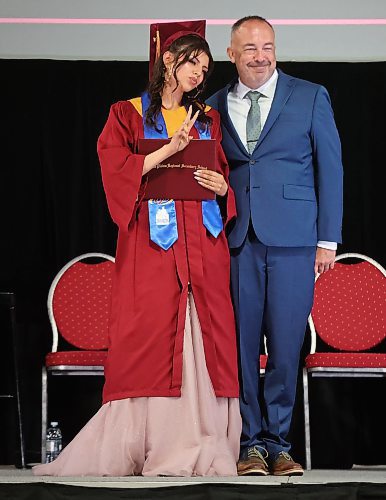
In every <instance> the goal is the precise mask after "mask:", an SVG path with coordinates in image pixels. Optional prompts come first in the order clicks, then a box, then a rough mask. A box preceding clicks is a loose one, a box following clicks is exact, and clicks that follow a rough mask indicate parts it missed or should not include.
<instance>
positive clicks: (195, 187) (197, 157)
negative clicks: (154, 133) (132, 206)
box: [138, 139, 216, 200]
mask: <svg viewBox="0 0 386 500" xmlns="http://www.w3.org/2000/svg"><path fill="white" fill-rule="evenodd" d="M169 142H170V140H169V139H139V142H138V153H139V154H143V155H147V154H149V153H152V152H153V151H156V150H157V149H159V148H161V147H162V146H163V145H164V144H168V143H169ZM198 169H202V170H205V169H208V170H215V169H216V141H215V140H213V139H208V140H200V139H193V140H191V141H190V143H189V144H188V146H187V147H186V148H185V149H183V150H182V151H179V152H178V153H176V154H174V155H173V156H169V158H167V159H166V160H164V161H163V162H162V163H160V164H159V165H157V166H156V167H155V168H153V169H152V170H150V172H149V173H148V174H147V175H148V179H147V185H146V189H145V199H147V200H148V199H151V198H154V199H163V200H165V199H169V198H172V199H174V200H213V199H215V196H216V195H215V193H214V192H213V191H210V190H209V189H206V188H204V187H202V186H200V184H198V182H197V181H196V179H195V178H194V176H193V172H194V171H195V170H198Z"/></svg>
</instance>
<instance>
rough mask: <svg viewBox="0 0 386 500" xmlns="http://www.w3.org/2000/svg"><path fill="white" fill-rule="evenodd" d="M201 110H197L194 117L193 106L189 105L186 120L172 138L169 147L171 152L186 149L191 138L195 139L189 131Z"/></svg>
mask: <svg viewBox="0 0 386 500" xmlns="http://www.w3.org/2000/svg"><path fill="white" fill-rule="evenodd" d="M199 112H200V111H197V112H196V113H195V114H194V115H193V117H192V106H189V109H188V113H187V115H186V118H185V120H184V121H183V122H182V125H181V127H180V128H179V129H178V130H177V131H176V132H175V133H174V134H173V136H172V138H171V140H170V143H169V147H170V148H171V154H174V153H177V152H178V151H182V150H183V149H185V148H186V146H187V145H188V144H189V142H190V141H191V139H193V136H191V135H189V133H190V130H191V128H192V127H193V125H194V124H195V121H196V120H197V117H198V114H199Z"/></svg>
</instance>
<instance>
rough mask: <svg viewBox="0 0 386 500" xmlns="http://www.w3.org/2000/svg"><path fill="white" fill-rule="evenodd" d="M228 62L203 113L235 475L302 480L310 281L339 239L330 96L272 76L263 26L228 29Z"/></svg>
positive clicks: (336, 148)
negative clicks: (233, 72) (215, 173)
mask: <svg viewBox="0 0 386 500" xmlns="http://www.w3.org/2000/svg"><path fill="white" fill-rule="evenodd" d="M228 55H229V58H230V60H231V61H232V63H234V64H235V65H236V68H237V71H238V75H239V78H238V79H237V80H236V81H234V82H232V83H231V84H230V85H228V86H226V87H225V88H223V89H221V90H220V91H219V92H217V93H216V94H215V95H214V96H212V97H211V98H210V99H209V100H208V104H210V105H211V106H213V107H214V108H216V109H217V110H218V111H219V112H220V114H221V118H222V132H223V143H222V145H223V148H224V151H225V154H226V156H227V159H228V162H229V165H230V184H231V186H232V188H233V190H234V192H235V195H236V204H237V213H238V216H237V219H236V221H235V224H234V226H233V227H232V228H231V230H230V232H229V234H228V241H229V246H230V249H231V273H232V274H231V280H232V295H233V300H234V307H235V313H236V320H237V327H238V336H239V356H240V382H241V396H240V407H241V414H242V418H243V430H242V436H241V453H240V459H239V462H238V473H239V474H240V475H247V474H253V475H267V474H268V473H269V472H270V473H272V474H274V475H301V474H303V469H302V467H301V465H300V464H298V463H296V462H295V461H294V460H293V459H292V457H291V456H290V455H289V453H288V452H289V450H290V444H289V442H288V441H287V440H286V437H287V435H288V432H289V427H290V423H291V417H292V411H293V405H294V400H295V392H296V382H297V373H298V365H299V356H300V351H301V347H302V344H303V340H304V333H305V329H306V323H307V318H308V315H309V313H310V310H311V307H312V301H313V290H314V278H315V273H316V272H317V273H323V272H326V271H327V270H328V269H332V268H333V266H334V259H335V251H336V246H337V243H339V242H340V241H341V221H342V176H343V174H342V172H343V171H342V163H341V148H340V140H339V136H338V132H337V129H336V126H335V122H334V118H333V112H332V109H331V104H330V99H329V95H328V93H327V91H326V89H325V88H324V87H322V86H320V85H316V84H313V83H311V82H307V81H305V80H300V79H298V78H293V77H291V76H288V75H286V74H284V73H283V72H281V71H280V70H277V69H276V58H275V34H274V31H273V28H272V26H271V25H270V24H269V23H268V22H267V21H266V20H265V19H264V18H261V17H259V16H249V17H246V18H243V19H240V20H239V21H237V22H236V23H235V24H234V26H233V27H232V35H231V46H230V47H229V48H228ZM262 334H265V336H266V341H267V349H268V364H267V367H266V372H265V380H264V387H262V386H261V382H260V378H259V370H260V366H259V355H260V345H261V337H262ZM260 388H261V391H260Z"/></svg>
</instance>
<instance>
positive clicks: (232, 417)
mask: <svg viewBox="0 0 386 500" xmlns="http://www.w3.org/2000/svg"><path fill="white" fill-rule="evenodd" d="M240 433H241V417H240V412H239V402H238V399H237V398H225V397H216V395H215V393H214V390H213V386H212V383H211V380H210V378H209V374H208V370H207V367H206V363H205V354H204V347H203V342H202V334H201V328H200V323H199V320H198V316H197V311H196V307H195V303H194V300H193V296H192V294H191V293H190V294H189V301H188V307H187V311H186V322H185V333H184V350H183V370H182V389H181V397H139V398H127V399H121V400H117V401H110V402H108V403H106V404H104V405H103V406H102V407H101V409H100V410H99V411H98V413H96V415H95V416H94V417H93V418H92V419H91V420H90V421H89V422H88V423H87V424H86V426H85V427H84V428H83V429H82V430H81V431H80V432H79V434H78V435H77V436H75V438H74V439H73V441H72V442H71V443H70V444H68V446H66V448H65V449H64V450H63V451H62V453H61V454H60V455H59V457H58V458H57V459H56V460H54V461H53V462H51V463H49V464H42V465H37V466H35V467H34V468H33V473H34V474H35V475H49V476H132V475H143V476H161V475H162V476H234V475H237V471H236V461H237V459H238V456H239V446H240Z"/></svg>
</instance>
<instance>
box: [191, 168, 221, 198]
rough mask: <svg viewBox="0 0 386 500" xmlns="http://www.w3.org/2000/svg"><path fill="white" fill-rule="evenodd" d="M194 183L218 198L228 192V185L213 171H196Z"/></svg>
mask: <svg viewBox="0 0 386 500" xmlns="http://www.w3.org/2000/svg"><path fill="white" fill-rule="evenodd" d="M194 177H195V179H196V181H197V182H198V183H199V184H200V186H203V187H204V188H206V189H210V191H214V192H215V193H216V194H217V195H218V196H225V195H226V193H227V191H228V184H227V183H226V182H225V179H224V176H223V175H222V174H220V173H219V172H215V171H214V170H196V171H195V172H194Z"/></svg>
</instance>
